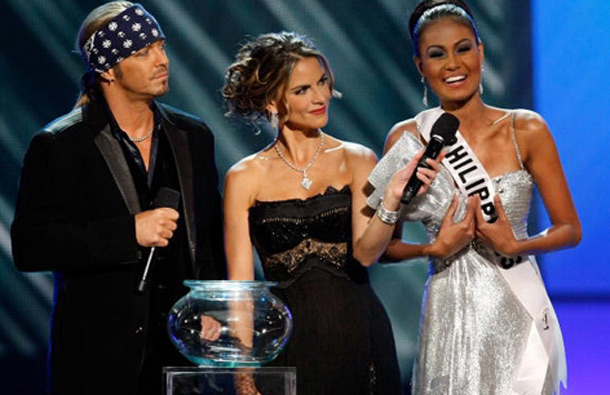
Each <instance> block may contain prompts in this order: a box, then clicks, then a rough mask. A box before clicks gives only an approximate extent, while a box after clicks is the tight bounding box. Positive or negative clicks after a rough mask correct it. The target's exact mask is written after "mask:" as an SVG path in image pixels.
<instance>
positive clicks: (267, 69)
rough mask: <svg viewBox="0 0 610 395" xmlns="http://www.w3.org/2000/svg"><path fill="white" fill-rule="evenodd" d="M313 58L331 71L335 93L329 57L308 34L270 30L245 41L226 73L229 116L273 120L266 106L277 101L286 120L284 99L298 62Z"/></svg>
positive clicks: (225, 92)
mask: <svg viewBox="0 0 610 395" xmlns="http://www.w3.org/2000/svg"><path fill="white" fill-rule="evenodd" d="M312 57H313V58H317V59H318V61H319V62H320V65H321V66H322V68H323V69H324V70H325V71H326V73H327V74H328V77H329V84H330V85H329V86H330V89H331V92H334V90H333V85H334V77H333V74H332V71H331V69H330V65H329V63H328V60H327V59H326V58H325V57H324V55H322V53H321V52H320V51H319V50H318V49H317V48H316V47H315V46H314V44H313V43H312V41H311V40H310V39H309V38H307V37H306V36H303V35H300V34H297V33H294V32H281V33H268V34H263V35H260V36H258V37H256V38H255V39H253V40H251V41H249V42H247V43H246V44H244V45H243V46H242V47H241V49H240V50H239V52H238V53H237V56H236V59H235V62H234V63H233V64H232V65H231V66H229V68H228V69H227V72H226V74H225V85H224V87H223V89H222V94H223V96H224V98H225V100H226V104H227V108H228V112H227V115H240V116H242V117H244V118H246V119H251V120H257V119H259V118H261V117H265V118H267V120H270V119H271V114H269V112H268V111H267V108H266V107H267V105H268V104H269V103H271V102H272V101H273V100H276V101H277V106H278V111H279V114H278V117H279V121H280V123H283V121H285V118H286V117H287V116H288V111H289V109H288V108H287V106H286V103H285V102H284V100H283V98H284V94H285V91H286V88H287V85H288V81H289V80H290V76H291V74H292V70H293V68H294V65H295V64H296V63H297V62H298V61H299V60H300V59H303V58H312Z"/></svg>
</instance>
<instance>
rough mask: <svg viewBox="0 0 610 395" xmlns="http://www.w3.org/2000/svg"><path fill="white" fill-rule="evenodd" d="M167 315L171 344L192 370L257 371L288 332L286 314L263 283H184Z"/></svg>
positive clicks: (289, 323) (277, 350)
mask: <svg viewBox="0 0 610 395" xmlns="http://www.w3.org/2000/svg"><path fill="white" fill-rule="evenodd" d="M184 285H186V286H187V287H189V288H190V291H189V293H188V294H186V295H185V296H184V297H182V298H181V299H180V300H178V301H177V302H176V304H175V305H174V306H173V307H172V309H171V310H170V314H169V317H168V322H167V330H168V333H169V337H170V339H171V341H172V343H173V344H174V345H175V346H176V348H177V349H178V351H180V353H181V354H182V355H184V356H185V357H186V358H187V359H189V360H190V361H191V362H193V363H195V364H197V365H215V366H257V365H261V364H263V363H265V362H269V361H271V360H272V359H273V358H275V357H276V356H277V355H278V354H279V353H280V351H281V350H282V349H283V348H284V346H285V345H286V342H287V341H288V338H289V336H290V333H291V331H292V314H291V313H290V310H289V309H288V307H286V305H285V304H284V303H283V302H282V301H281V300H280V299H279V298H277V297H276V296H275V295H273V294H272V293H271V292H270V291H269V287H272V286H274V285H276V283H273V282H264V281H197V280H187V281H185V282H184Z"/></svg>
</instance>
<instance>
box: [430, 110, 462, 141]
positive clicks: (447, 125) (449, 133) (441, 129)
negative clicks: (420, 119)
mask: <svg viewBox="0 0 610 395" xmlns="http://www.w3.org/2000/svg"><path fill="white" fill-rule="evenodd" d="M459 127H460V120H459V119H457V117H456V116H455V115H453V114H449V113H448V112H445V113H443V114H442V115H441V116H440V117H439V118H438V119H437V120H436V122H434V125H432V131H431V132H430V135H431V136H434V135H438V136H440V137H441V138H442V139H443V140H444V141H445V142H446V144H447V145H451V144H454V143H455V140H456V138H455V132H456V131H457V130H458V128H459Z"/></svg>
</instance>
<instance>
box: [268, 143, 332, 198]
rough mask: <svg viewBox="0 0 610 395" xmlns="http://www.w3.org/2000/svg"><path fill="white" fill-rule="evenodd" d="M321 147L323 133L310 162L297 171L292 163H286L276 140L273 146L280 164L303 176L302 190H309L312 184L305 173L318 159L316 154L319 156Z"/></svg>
mask: <svg viewBox="0 0 610 395" xmlns="http://www.w3.org/2000/svg"><path fill="white" fill-rule="evenodd" d="M323 145H324V133H322V132H320V144H319V145H318V149H316V152H315V153H314V154H313V156H312V157H311V160H310V161H309V162H307V164H306V165H305V167H303V168H302V169H299V168H298V167H296V166H295V165H293V164H292V163H290V162H288V160H287V159H286V158H285V157H284V154H283V153H282V151H281V150H280V147H279V144H278V140H277V139H276V140H275V144H274V145H273V146H274V147H275V151H276V152H277V155H278V156H279V157H280V159H281V160H282V162H284V163H285V164H286V166H288V167H289V168H291V169H292V170H294V171H298V172H299V173H301V174H302V175H303V180H301V186H302V187H303V188H305V189H307V190H309V188H311V184H313V181H311V180H310V179H309V177H308V176H307V171H308V170H309V168H310V167H311V166H312V165H313V162H314V161H315V160H316V158H317V157H318V154H320V151H321V150H322V146H323Z"/></svg>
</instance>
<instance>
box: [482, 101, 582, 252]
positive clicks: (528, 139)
mask: <svg viewBox="0 0 610 395" xmlns="http://www.w3.org/2000/svg"><path fill="white" fill-rule="evenodd" d="M515 128H516V131H517V141H518V143H519V145H520V146H521V152H522V155H523V159H524V163H525V166H526V167H527V170H528V171H529V172H530V174H531V175H532V176H533V177H534V180H535V181H536V184H537V186H538V190H539V191H540V195H541V197H542V201H543V202H544V205H545V207H546V210H547V212H548V214H549V218H550V220H551V224H552V225H551V226H550V227H549V228H548V229H546V230H545V231H544V232H542V233H540V234H539V235H536V236H533V237H530V238H527V239H523V240H516V239H515V237H514V234H513V232H512V229H510V224H508V221H507V220H506V215H505V214H504V210H503V209H502V206H501V204H498V206H499V210H498V211H499V220H498V221H496V222H495V223H494V224H488V223H487V222H485V221H482V220H481V219H480V218H477V232H476V233H477V237H479V238H480V239H482V240H483V241H484V242H485V243H486V244H488V245H489V246H491V247H492V248H494V250H496V251H497V252H499V253H501V254H504V255H507V256H511V255H518V254H536V253H540V252H546V251H553V250H558V249H562V248H569V247H574V246H576V245H578V243H579V242H580V239H581V237H582V230H581V226H580V221H579V219H578V214H577V213H576V208H575V206H574V202H573V201H572V196H571V194H570V189H569V187H568V184H567V181H566V178H565V175H564V173H563V169H562V166H561V161H560V159H559V154H558V153H557V148H556V146H555V142H554V141H553V137H552V135H551V132H550V131H549V129H548V127H547V125H546V123H545V122H544V120H543V119H542V118H541V117H540V116H539V115H538V114H536V113H533V112H531V111H520V112H519V113H518V116H517V119H516V124H515ZM499 202H500V201H499V199H497V200H496V203H499Z"/></svg>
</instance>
